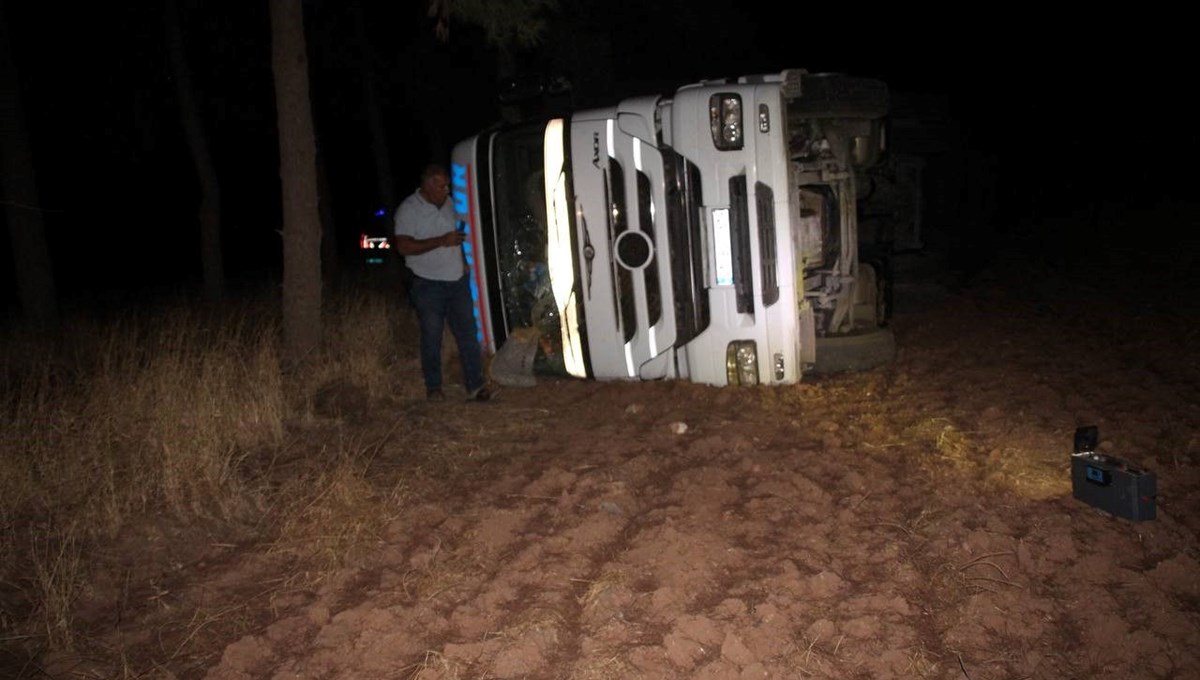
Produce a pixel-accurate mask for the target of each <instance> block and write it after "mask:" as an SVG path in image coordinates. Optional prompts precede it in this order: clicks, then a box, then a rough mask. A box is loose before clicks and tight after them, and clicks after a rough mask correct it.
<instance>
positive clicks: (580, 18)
mask: <svg viewBox="0 0 1200 680" xmlns="http://www.w3.org/2000/svg"><path fill="white" fill-rule="evenodd" d="M5 5H6V6H5V14H6V19H7V27H8V32H9V34H10V36H11V37H12V49H13V55H14V58H15V60H16V62H17V66H18V70H19V73H20V76H21V81H22V82H21V84H22V91H21V95H22V98H23V103H24V108H25V114H26V118H27V126H28V129H29V134H30V138H31V139H30V142H31V145H32V151H33V155H34V162H35V165H36V171H37V181H38V189H39V192H40V199H41V208H42V209H43V211H44V216H45V222H46V228H47V233H48V239H49V245H50V250H51V256H52V259H53V263H54V268H55V273H56V280H57V281H58V285H59V291H60V294H61V296H62V297H64V298H66V299H72V298H79V299H86V298H87V296H94V295H96V294H97V292H105V294H107V295H109V296H110V297H111V298H113V299H117V300H120V299H123V298H122V296H127V297H128V298H129V299H131V300H132V299H133V298H134V297H135V296H137V295H140V294H141V293H142V292H143V291H146V290H150V289H162V288H172V289H182V290H189V289H191V288H193V287H195V286H197V285H198V281H199V275H200V261H199V237H198V227H197V225H196V217H195V215H196V212H195V211H196V206H197V204H198V201H199V184H198V181H197V179H196V175H195V172H194V170H193V166H192V163H191V159H190V157H189V155H188V151H187V147H186V144H185V140H184V137H183V132H182V125H181V122H180V115H179V108H178V104H177V101H176V98H175V91H174V89H173V83H172V80H171V78H172V76H171V69H170V65H169V62H168V58H167V51H166V47H165V38H164V35H165V31H164V25H163V7H162V5H161V4H160V3H158V2H136V3H128V4H127V5H122V4H121V3H83V4H77V3H73V2H41V3H35V2H14V1H13V0H6V1H5ZM181 5H182V12H183V16H184V21H183V30H184V35H185V41H186V49H187V57H188V61H189V65H190V67H191V69H192V71H193V78H194V85H195V88H196V90H197V93H198V94H199V97H200V100H201V105H202V109H203V116H204V120H203V124H204V126H205V132H206V134H207V136H208V139H209V142H210V144H211V150H212V154H213V156H214V159H215V162H216V164H217V169H218V172H219V174H220V178H221V182H222V193H223V212H222V214H223V244H224V253H225V267H226V271H227V273H228V275H229V278H230V280H231V284H232V285H234V286H235V287H236V285H237V284H238V283H239V282H245V283H253V282H256V281H261V280H269V279H270V278H271V277H273V276H276V275H277V272H278V268H279V261H280V250H281V248H280V242H279V237H278V230H279V229H280V227H281V224H280V222H281V209H280V193H279V166H278V146H277V137H276V131H275V112H274V90H273V85H272V78H271V68H270V26H269V16H268V11H267V3H266V2H265V0H264V1H262V2H198V1H196V2H192V1H188V0H181ZM360 6H361V8H362V10H363V12H364V16H365V17H366V22H365V24H366V29H367V30H366V40H365V42H364V40H363V39H361V38H360V34H359V33H358V31H357V30H356V27H355V22H354V16H353V12H352V11H351V8H352V3H350V2H344V1H343V2H336V1H334V0H313V1H311V2H306V3H305V10H306V17H305V19H306V25H307V32H308V41H309V45H308V46H309V53H310V77H311V94H312V103H313V111H314V118H315V125H316V132H317V138H318V146H319V150H320V153H321V156H322V161H323V169H324V171H325V173H326V177H327V181H328V190H327V193H326V194H325V196H324V200H326V201H328V202H329V205H330V206H331V207H332V211H333V216H334V222H335V225H336V233H337V235H338V245H339V250H340V252H341V253H342V254H343V256H345V257H347V258H349V257H350V256H352V255H353V249H354V246H355V244H356V241H357V238H358V235H359V234H360V233H362V231H364V229H368V228H370V227H371V226H372V223H373V222H376V224H374V225H373V226H375V227H377V226H378V224H377V220H376V218H374V217H373V215H374V213H375V212H376V211H377V210H379V209H385V210H386V211H388V212H390V210H391V208H393V207H394V206H384V205H382V204H381V197H380V196H379V193H380V191H379V189H378V184H377V181H376V177H375V165H374V163H373V160H372V155H371V143H372V142H371V139H370V137H369V135H368V134H367V124H366V115H365V110H364V107H363V105H362V102H363V90H362V81H363V73H364V71H363V70H362V68H363V67H362V62H361V55H363V54H365V55H367V58H368V62H369V64H370V67H371V68H372V69H373V70H374V74H375V76H376V78H377V82H378V84H379V95H380V102H381V108H382V112H383V115H384V120H385V126H386V130H387V134H388V144H387V147H388V148H387V153H388V156H389V158H390V160H391V163H392V167H393V172H394V175H395V182H394V184H395V186H394V191H395V196H396V198H397V199H402V198H403V197H404V196H406V195H407V194H408V193H409V192H411V191H412V190H413V188H414V187H415V185H416V175H417V172H418V171H419V169H420V167H421V166H423V165H424V164H425V163H426V162H428V161H429V160H442V161H444V160H446V155H447V154H448V152H449V149H450V147H451V146H452V145H453V144H454V143H455V142H456V141H458V140H459V139H461V138H464V137H467V136H469V135H471V134H473V133H474V132H476V131H478V130H480V129H481V128H483V127H485V126H487V125H489V124H491V123H493V122H495V121H496V120H497V119H498V118H499V116H500V112H499V108H498V105H497V94H498V92H499V87H500V86H499V84H498V77H497V68H496V53H495V51H494V50H492V49H490V48H488V47H487V46H486V45H485V44H484V39H483V35H482V32H481V31H480V30H479V29H478V28H475V27H472V26H469V25H465V24H461V23H453V24H451V32H450V37H449V40H448V41H447V42H444V43H443V42H439V41H438V40H436V39H435V38H434V31H433V23H432V20H430V19H429V18H428V17H427V16H426V13H425V4H424V3H423V2H418V1H415V0H361V3H360ZM1184 24H1185V22H1184V21H1183V19H1182V17H1176V16H1171V15H1169V14H1153V13H1151V12H1150V11H1148V10H1146V9H1142V10H1140V11H1139V12H1137V13H1134V14H1132V15H1127V14H1119V15H1118V14H1103V13H1095V12H1091V13H1080V14H1077V15H1069V16H1057V17H1053V18H1051V17H1048V16H1046V14H1045V12H1044V10H1042V9H1040V8H1038V7H1029V8H1019V7H1011V6H1010V7H1006V8H1004V9H1003V10H1001V9H995V10H988V11H980V10H977V9H972V10H970V11H969V12H968V11H967V10H965V9H964V10H939V11H937V12H936V13H934V12H932V11H924V10H921V11H915V12H912V13H898V12H897V13H894V14H890V15H887V14H880V13H879V12H878V11H877V10H868V9H866V8H865V6H858V5H855V6H854V7H852V8H847V9H843V10H832V9H829V10H811V9H807V10H806V9H804V8H803V7H801V6H792V7H791V9H789V12H788V13H787V15H786V16H785V15H775V14H772V13H771V12H769V11H768V10H767V9H765V8H764V7H760V6H758V5H750V4H748V3H733V4H722V5H717V4H713V3H704V2H684V1H682V0H667V1H665V2H644V1H643V2H632V1H629V0H615V1H614V2H605V3H602V2H598V1H596V0H580V1H579V2H569V1H568V0H564V1H563V2H562V4H561V5H560V8H559V11H558V12H557V13H556V15H555V16H553V17H552V18H551V22H550V24H549V27H548V30H547V33H546V35H545V39H544V42H543V44H542V45H541V47H540V48H538V49H537V50H529V51H524V52H520V53H518V54H516V55H515V64H516V66H517V69H518V73H520V74H521V75H522V76H524V77H527V78H534V79H536V78H538V77H543V76H544V77H549V76H565V77H566V78H567V79H568V80H569V81H570V82H571V83H572V85H573V89H572V90H571V92H570V93H569V95H564V96H559V97H557V98H555V99H553V100H548V101H543V102H542V103H544V104H546V105H553V106H576V107H585V106H591V105H599V104H611V103H613V102H615V100H616V99H617V98H619V97H621V96H626V95H636V94H646V93H650V92H662V93H667V92H670V91H671V90H672V89H673V88H674V87H676V86H678V85H681V84H684V83H687V82H692V81H695V80H697V79H700V78H710V77H724V76H736V75H741V74H746V73H759V72H778V71H780V70H783V69H784V68H792V67H799V68H806V69H808V70H810V71H839V72H849V73H853V74H856V75H864V76H873V77H879V78H882V79H884V80H885V81H886V82H887V83H888V85H889V87H890V88H891V90H892V92H893V95H894V98H895V103H896V106H897V108H898V109H899V110H902V111H909V112H912V111H919V112H920V113H921V115H922V116H927V117H930V118H932V119H936V124H937V128H938V133H937V134H938V135H940V141H939V143H940V144H942V147H941V148H939V149H938V150H937V151H936V153H934V154H933V156H935V158H933V162H932V164H931V166H930V167H931V173H932V174H931V176H930V177H929V178H928V181H929V185H928V187H927V188H928V189H929V191H928V193H927V201H928V204H929V205H928V206H927V208H928V217H929V219H928V221H927V224H926V229H927V234H926V235H927V237H928V238H927V240H928V241H929V242H930V243H931V244H935V245H936V244H946V245H948V246H950V247H958V248H962V249H963V252H970V253H971V254H972V256H974V257H978V256H980V255H983V256H986V252H987V249H988V248H991V247H993V246H994V245H995V243H996V242H997V240H1001V241H1002V240H1003V239H1004V238H1006V234H1008V233H1009V231H1010V230H1011V229H1013V227H1012V225H1015V224H1024V225H1026V227H1025V228H1029V225H1030V224H1032V225H1034V227H1033V228H1035V229H1045V230H1047V233H1046V235H1045V241H1046V243H1047V244H1050V245H1053V246H1054V247H1056V248H1060V249H1069V248H1070V247H1071V246H1070V244H1071V243H1072V242H1073V241H1074V240H1076V239H1091V240H1097V239H1108V238H1115V237H1116V235H1114V234H1110V233H1104V232H1103V230H1099V229H1098V226H1097V225H1098V224H1099V223H1100V222H1102V220H1100V219H1099V217H1098V212H1099V211H1101V210H1134V209H1140V208H1143V207H1151V206H1153V205H1156V204H1160V203H1162V202H1163V201H1194V198H1195V192H1194V189H1193V186H1194V182H1195V179H1196V175H1197V173H1196V171H1195V157H1196V153H1197V151H1198V150H1200V143H1198V133H1197V125H1196V123H1195V121H1194V113H1193V111H1194V107H1193V106H1192V105H1191V104H1190V103H1189V102H1190V100H1191V95H1190V94H1189V92H1190V90H1191V89H1192V88H1193V87H1194V85H1193V82H1194V77H1193V76H1192V74H1191V73H1190V70H1191V69H1192V68H1193V66H1192V63H1191V62H1192V61H1194V59H1192V58H1191V57H1190V56H1189V46H1190V45H1191V43H1192V42H1193V39H1192V38H1191V37H1189V36H1186V35H1184V34H1183V31H1184ZM1076 217H1077V218H1078V219H1073V218H1076ZM1060 218H1071V219H1060ZM0 219H2V218H0ZM1055 220H1057V221H1055ZM1066 225H1071V226H1066ZM1172 229H1173V228H1166V227H1163V228H1162V229H1158V230H1155V229H1150V230H1148V232H1143V233H1142V234H1141V237H1149V238H1152V239H1158V240H1160V241H1163V242H1164V243H1166V244H1167V245H1168V247H1169V244H1170V243H1171V239H1172V238H1173V237H1172V233H1173V231H1172ZM1050 230H1055V231H1054V233H1049V232H1050ZM0 249H2V252H0V262H2V263H3V265H2V266H3V270H2V272H0V274H2V276H0V284H2V290H3V303H4V305H5V307H8V308H10V309H11V307H12V306H13V305H14V304H15V291H14V288H15V285H14V282H13V279H12V272H11V263H10V260H11V254H10V252H9V251H8V249H9V245H8V239H7V238H4V239H2V240H0Z"/></svg>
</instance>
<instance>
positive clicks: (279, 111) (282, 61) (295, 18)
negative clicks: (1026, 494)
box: [270, 0, 321, 368]
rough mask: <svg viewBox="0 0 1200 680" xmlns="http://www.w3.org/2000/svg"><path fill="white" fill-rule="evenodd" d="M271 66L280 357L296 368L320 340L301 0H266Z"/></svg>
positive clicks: (312, 148)
mask: <svg viewBox="0 0 1200 680" xmlns="http://www.w3.org/2000/svg"><path fill="white" fill-rule="evenodd" d="M270 7H271V70H272V73H273V75H274V78H275V115H276V119H277V120H278V126H279V177H280V180H281V184H282V189H283V192H282V193H283V345H284V348H283V349H284V351H283V353H284V361H285V363H286V364H287V365H288V367H289V368H299V367H302V366H303V365H305V364H307V363H308V362H309V361H311V360H312V359H313V357H314V356H315V355H316V354H317V352H318V350H319V349H320V343H321V219H320V212H319V210H320V206H319V198H318V196H319V194H318V192H317V159H316V155H317V154H316V148H317V146H316V137H315V134H314V132H313V120H312V101H311V99H310V98H309V87H308V56H307V54H306V47H305V45H306V41H305V37H304V8H303V6H302V4H301V0H271V5H270Z"/></svg>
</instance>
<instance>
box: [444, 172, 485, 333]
mask: <svg viewBox="0 0 1200 680" xmlns="http://www.w3.org/2000/svg"><path fill="white" fill-rule="evenodd" d="M450 184H451V186H453V187H454V189H453V190H452V191H451V193H450V195H451V198H452V199H453V200H454V211H455V212H457V213H458V215H459V218H458V222H457V224H456V225H455V226H456V227H457V228H458V230H459V231H460V232H462V233H463V235H464V236H465V238H464V239H463V256H464V257H465V258H466V260H467V268H468V269H469V270H470V271H469V272H468V274H467V278H468V280H469V281H470V283H471V307H472V309H473V311H474V314H475V338H476V339H477V340H478V341H479V343H480V344H481V345H482V344H483V343H484V340H483V315H482V308H481V304H482V303H481V302H480V300H479V283H478V282H477V281H476V278H475V276H476V272H477V270H476V268H475V247H474V243H473V242H472V239H473V238H474V236H475V233H474V230H473V229H471V199H470V191H469V189H470V187H469V186H468V184H467V166H465V165H462V164H459V163H451V164H450Z"/></svg>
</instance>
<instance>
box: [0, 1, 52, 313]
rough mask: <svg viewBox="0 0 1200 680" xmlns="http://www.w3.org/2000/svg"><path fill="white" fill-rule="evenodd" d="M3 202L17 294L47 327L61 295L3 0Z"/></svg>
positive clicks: (0, 19)
mask: <svg viewBox="0 0 1200 680" xmlns="http://www.w3.org/2000/svg"><path fill="white" fill-rule="evenodd" d="M0 202H3V204H4V211H5V218H6V219H7V221H8V235H9V239H10V241H11V243H12V255H13V260H14V264H15V265H16V274H17V292H18V295H19V296H20V302H21V309H22V311H23V312H24V314H25V316H26V317H27V318H29V319H31V320H32V321H34V322H35V323H38V324H41V325H49V324H51V323H53V322H54V321H56V320H57V318H58V298H57V293H56V291H55V286H54V270H53V266H52V264H51V261H50V249H49V248H48V247H47V245H46V229H45V224H44V222H43V220H42V210H41V205H40V204H39V199H38V189H37V181H36V179H35V175H34V169H33V154H32V152H31V151H30V149H29V133H28V130H27V129H26V127H25V112H24V111H23V110H22V105H21V83H20V79H19V78H18V74H17V64H16V61H15V59H14V57H13V54H12V40H11V36H9V35H8V21H7V17H6V16H5V13H4V5H3V2H2V1H0Z"/></svg>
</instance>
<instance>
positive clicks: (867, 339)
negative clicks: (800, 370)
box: [809, 328, 896, 375]
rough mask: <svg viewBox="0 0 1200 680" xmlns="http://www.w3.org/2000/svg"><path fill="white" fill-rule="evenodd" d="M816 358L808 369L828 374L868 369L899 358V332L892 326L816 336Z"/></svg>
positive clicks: (816, 372)
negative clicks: (897, 354) (897, 346)
mask: <svg viewBox="0 0 1200 680" xmlns="http://www.w3.org/2000/svg"><path fill="white" fill-rule="evenodd" d="M816 350H817V361H816V363H814V364H813V366H812V368H811V369H810V370H809V373H813V374H816V375H829V374H833V373H850V372H857V371H867V370H870V369H872V368H878V367H879V366H883V365H884V364H888V363H891V361H892V360H893V359H895V358H896V336H895V334H894V333H892V329H890V328H875V329H872V330H869V331H865V332H862V333H856V334H854V335H836V336H829V337H824V338H817V347H816Z"/></svg>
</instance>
